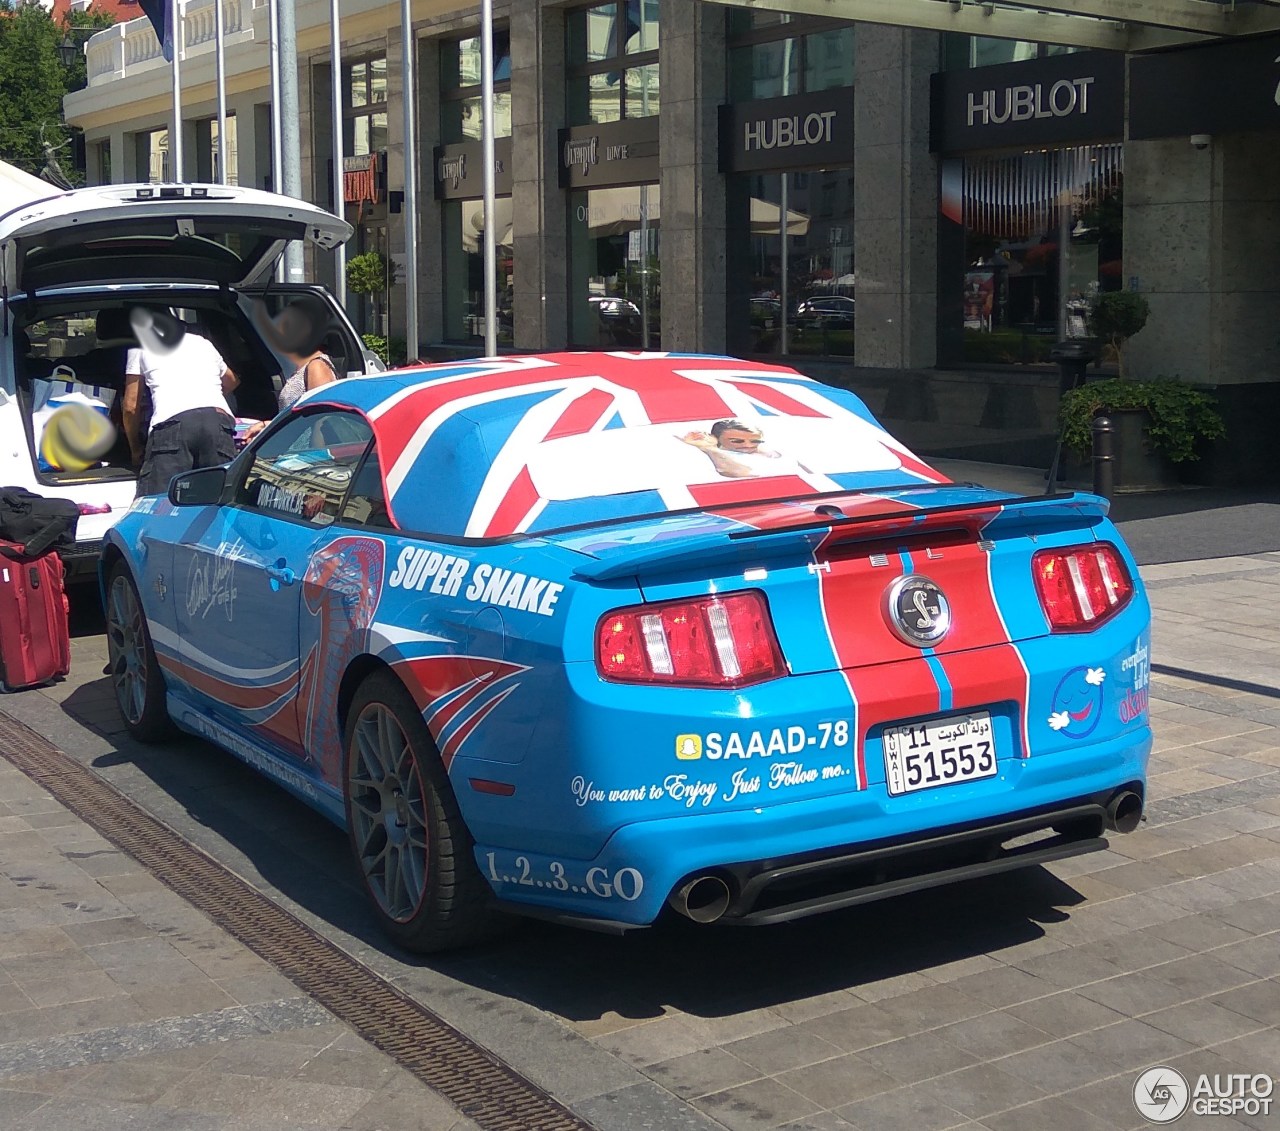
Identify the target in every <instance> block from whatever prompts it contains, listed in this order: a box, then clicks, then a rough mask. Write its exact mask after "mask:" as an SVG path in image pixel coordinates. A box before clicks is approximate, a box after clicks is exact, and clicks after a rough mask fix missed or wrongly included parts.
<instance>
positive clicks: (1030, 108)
mask: <svg viewBox="0 0 1280 1131" xmlns="http://www.w3.org/2000/svg"><path fill="white" fill-rule="evenodd" d="M1093 81H1094V80H1093V78H1092V77H1088V78H1078V79H1059V80H1058V81H1057V82H1055V83H1054V84H1053V85H1052V86H1051V87H1048V90H1047V93H1046V87H1045V84H1044V83H1042V82H1038V83H1036V84H1035V86H1006V87H1005V88H1004V90H1002V91H1001V90H984V91H982V92H981V93H980V94H979V92H977V91H972V90H971V91H970V92H969V125H970V126H972V125H973V124H974V123H975V122H981V123H982V124H983V125H984V126H985V125H987V124H989V123H991V122H994V123H995V124H996V125H1003V124H1004V123H1005V122H1025V121H1026V120H1027V119H1028V118H1066V117H1068V116H1069V115H1071V114H1079V115H1080V116H1081V117H1083V116H1084V115H1085V114H1087V113H1089V88H1090V87H1091V86H1092V85H1093Z"/></svg>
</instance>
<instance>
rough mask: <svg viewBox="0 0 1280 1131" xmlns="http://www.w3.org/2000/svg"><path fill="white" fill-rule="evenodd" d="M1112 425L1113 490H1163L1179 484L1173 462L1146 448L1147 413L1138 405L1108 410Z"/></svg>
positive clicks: (1176, 469)
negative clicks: (1113, 441) (1114, 478)
mask: <svg viewBox="0 0 1280 1131" xmlns="http://www.w3.org/2000/svg"><path fill="white" fill-rule="evenodd" d="M1107 415H1109V416H1110V417H1111V420H1112V422H1113V424H1114V425H1115V455H1116V482H1115V488H1116V490H1117V491H1167V490H1169V489H1170V488H1173V487H1179V486H1181V485H1182V483H1181V480H1180V478H1179V476H1178V468H1177V465H1176V464H1174V463H1171V462H1170V461H1169V460H1168V459H1166V458H1165V457H1164V456H1162V455H1152V454H1151V453H1150V452H1148V451H1147V442H1146V437H1145V435H1144V433H1145V429H1146V423H1147V414H1146V412H1145V410H1143V409H1140V408H1125V409H1115V410H1113V411H1112V412H1110V413H1108V414H1107Z"/></svg>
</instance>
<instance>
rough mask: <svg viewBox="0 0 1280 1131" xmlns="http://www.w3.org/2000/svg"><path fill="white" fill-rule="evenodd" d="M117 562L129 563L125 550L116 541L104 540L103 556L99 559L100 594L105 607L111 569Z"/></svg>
mask: <svg viewBox="0 0 1280 1131" xmlns="http://www.w3.org/2000/svg"><path fill="white" fill-rule="evenodd" d="M117 562H124V563H125V564H126V565H128V558H126V557H125V553H124V551H123V550H122V549H120V547H119V546H117V545H116V544H115V543H114V542H111V541H106V542H104V543H103V545H102V556H101V557H100V558H99V559H98V596H99V598H100V599H101V601H102V607H103V608H104V609H105V608H106V607H107V579H108V578H109V577H110V576H111V571H112V570H113V569H115V567H116V563H117Z"/></svg>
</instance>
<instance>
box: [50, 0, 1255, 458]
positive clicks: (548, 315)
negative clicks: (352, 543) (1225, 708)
mask: <svg viewBox="0 0 1280 1131" xmlns="http://www.w3.org/2000/svg"><path fill="white" fill-rule="evenodd" d="M939 6H940V7H941V5H939ZM964 7H965V8H966V9H967V8H969V7H970V6H969V5H965V6H964ZM436 10H440V9H436ZM254 12H255V13H256V12H257V9H256V8H255V9H254ZM397 12H398V9H393V7H392V6H391V5H387V6H386V7H385V8H384V9H378V10H377V11H374V9H373V8H370V9H369V12H368V13H367V14H366V15H363V16H358V17H357V16H356V15H354V14H353V15H352V16H351V17H350V18H348V17H346V16H344V25H343V27H344V34H345V35H347V36H348V37H349V38H348V40H347V41H346V42H344V45H343V75H344V80H345V83H344V85H345V96H344V97H345V101H344V104H343V111H342V112H343V117H344V127H345V128H344V134H345V143H346V155H347V156H349V157H355V158H359V159H360V160H359V162H358V163H357V165H356V167H353V168H352V169H350V170H349V171H350V172H351V173H352V174H356V175H357V176H356V177H354V178H353V180H356V179H358V180H360V184H359V185H355V186H354V187H353V193H352V194H350V195H351V199H350V200H349V201H348V202H347V208H348V213H349V214H350V215H351V216H352V218H353V220H355V221H356V222H357V224H358V227H359V235H358V236H357V240H356V244H355V247H354V248H353V249H352V250H354V251H363V250H379V251H383V252H384V253H385V255H386V258H387V261H388V263H389V264H391V265H392V266H393V267H399V266H400V265H402V264H404V263H405V262H406V261H407V257H406V255H405V250H406V249H405V247H404V227H405V226H404V221H403V218H402V213H401V212H400V211H399V208H400V206H401V202H402V200H403V192H404V186H405V179H404V168H405V160H406V157H407V159H408V160H412V161H414V162H415V163H416V166H417V172H418V177H417V181H418V184H419V186H420V192H419V200H418V244H419V246H418V248H417V251H418V272H419V279H418V284H419V285H418V294H419V310H418V322H419V328H420V340H419V342H417V343H413V344H410V345H406V347H405V352H406V353H407V354H409V355H416V356H434V357H441V356H446V357H447V356H461V355H467V354H471V355H474V354H475V352H477V351H478V350H479V349H480V348H481V346H482V343H483V339H484V329H485V327H484V310H483V299H482V295H483V285H482V284H483V267H482V255H481V249H482V246H483V242H484V236H485V231H486V226H492V230H493V232H494V236H495V242H496V244H497V247H498V275H499V277H498V292H499V310H498V331H499V342H500V345H501V346H502V348H504V349H506V348H509V349H515V350H521V351H523V350H556V349H563V348H566V347H587V348H601V347H603V348H616V349H637V348H642V347H647V348H652V349H658V348H660V349H663V350H671V351H697V352H732V353H735V354H740V355H746V356H754V357H764V358H769V359H776V360H778V361H782V362H785V363H787V364H791V365H794V366H796V367H797V368H800V369H801V370H803V371H805V372H808V373H810V374H812V375H813V376H815V377H817V378H819V379H821V380H825V381H831V382H835V383H839V384H842V385H846V386H848V387H851V388H853V389H854V390H855V391H857V392H859V393H860V394H861V395H863V396H864V398H865V399H866V400H867V402H868V403H869V405H870V407H871V408H872V409H873V411H875V412H877V413H878V414H880V415H881V416H882V417H884V418H885V419H886V420H887V422H888V423H889V424H890V426H891V427H892V428H893V429H894V430H895V431H897V432H899V433H900V434H901V435H902V436H903V438H904V439H906V440H907V441H908V442H909V443H911V444H912V445H913V446H914V447H916V448H917V449H918V450H920V451H922V452H923V453H925V454H933V455H949V456H958V457H970V458H976V459H990V460H997V461H1004V462H1016V463H1023V464H1029V465H1036V464H1040V465H1047V462H1048V459H1049V455H1050V453H1051V450H1052V447H1053V441H1054V437H1055V433H1056V411H1057V392H1058V375H1057V369H1056V366H1055V365H1054V364H1053V363H1052V360H1051V359H1050V357H1049V353H1050V350H1051V349H1052V347H1053V345H1054V344H1055V343H1057V342H1059V341H1061V340H1063V339H1070V338H1074V337H1078V336H1080V335H1082V334H1084V333H1086V332H1087V326H1086V325H1085V322H1084V311H1085V310H1086V308H1087V306H1088V303H1089V300H1090V298H1091V297H1092V296H1094V295H1096V294H1098V293H1102V292H1106V291H1110V290H1118V289H1124V290H1133V291H1137V292H1138V293H1140V294H1142V296H1143V297H1144V298H1145V299H1146V300H1147V302H1148V304H1149V306H1150V312H1151V313H1150V319H1149V322H1148V324H1147V327H1146V329H1144V330H1143V331H1142V332H1141V333H1139V334H1138V335H1136V336H1135V337H1133V338H1132V340H1131V341H1130V342H1129V344H1128V347H1127V350H1126V368H1127V372H1128V374H1130V375H1132V376H1134V377H1139V378H1146V377H1158V376H1167V377H1172V378H1179V379H1181V380H1184V381H1189V382H1194V383H1197V384H1202V385H1207V386H1210V387H1212V388H1213V389H1215V390H1216V392H1217V394H1218V397H1219V400H1220V401H1221V403H1222V405H1223V408H1224V411H1225V412H1226V415H1227V417H1228V427H1229V429H1230V437H1229V440H1228V441H1227V442H1225V443H1222V444H1219V445H1217V447H1216V448H1215V450H1214V452H1213V454H1212V458H1211V459H1208V460H1206V461H1203V462H1202V463H1201V464H1199V465H1198V466H1197V467H1196V468H1195V470H1194V474H1197V475H1201V476H1203V477H1204V478H1206V479H1208V480H1212V481H1215V482H1242V481H1253V480H1256V479H1258V478H1263V477H1265V478H1269V479H1275V478H1276V477H1277V476H1280V472H1278V471H1277V470H1276V466H1275V463H1274V461H1272V460H1270V459H1269V458H1267V457H1268V455H1269V449H1270V444H1271V441H1270V437H1269V435H1266V432H1267V429H1268V422H1269V421H1270V420H1272V419H1274V417H1275V414H1276V413H1277V412H1280V338H1278V337H1277V331H1276V327H1277V325H1280V271H1277V266H1278V265H1280V102H1278V101H1277V88H1278V87H1280V64H1277V62H1276V60H1277V59H1280V36H1277V35H1274V34H1273V35H1270V36H1266V37H1261V38H1255V39H1251V40H1245V39H1227V40H1223V41H1220V42H1213V43H1210V44H1208V45H1204V46H1200V45H1196V46H1190V47H1188V46H1177V45H1172V46H1170V47H1169V48H1168V49H1165V50H1161V51H1157V52H1154V53H1152V54H1141V55H1133V56H1125V55H1123V54H1120V53H1112V52H1107V51H1097V50H1094V51H1078V50H1072V49H1069V48H1063V47H1060V46H1054V45H1052V44H1043V43H1042V44H1037V43H1029V42H1017V41H1010V40H987V39H981V38H976V37H973V36H968V35H952V34H943V33H938V32H934V31H925V30H916V29H910V28H900V27H893V26H889V25H882V24H868V23H853V22H848V21H841V20H837V19H832V18H828V17H826V16H822V17H819V16H815V15H799V14H794V13H790V12H780V11H770V10H768V9H767V8H766V7H764V6H761V5H752V6H751V7H749V8H746V7H738V6H722V5H719V4H714V3H708V2H702V0H591V2H584V3H576V2H574V3H562V2H559V0H556V2H553V0H528V2H527V3H524V2H521V3H514V2H505V0H497V2H496V3H495V16H496V19H497V29H496V30H497V42H496V44H495V48H496V60H497V64H498V70H497V74H496V75H495V79H496V82H495V89H496V95H497V103H496V119H495V122H494V126H495V133H496V135H497V137H498V152H499V162H500V170H499V173H498V202H497V208H496V210H495V213H494V215H492V216H485V214H484V209H483V206H482V203H481V195H482V194H481V188H480V185H481V179H482V178H481V168H480V152H479V150H480V147H479V139H480V134H481V124H482V123H481V117H480V115H481V110H482V108H481V99H480V89H479V85H480V84H479V79H480V69H479V67H480V64H479V58H480V52H479V39H478V27H479V11H478V9H476V8H473V9H452V10H449V11H447V12H442V14H439V15H432V16H428V17H426V18H424V19H421V20H419V21H417V22H416V23H415V26H414V31H413V36H412V38H411V39H410V41H409V44H408V46H409V48H410V49H411V50H413V51H414V53H415V57H416V60H417V63H418V72H417V73H418V91H417V93H416V97H417V102H418V108H419V111H420V112H419V114H418V115H417V130H418V136H417V137H416V138H415V139H413V141H412V143H411V144H410V145H409V146H407V147H406V145H405V138H404V135H403V121H404V115H403V95H404V92H403V88H402V85H401V58H402V52H403V50H404V49H405V41H404V39H403V38H402V36H401V34H400V29H399V25H398V18H397V15H396V13H397ZM303 15H304V14H303V13H302V12H301V11H300V13H299V17H300V19H303ZM254 19H255V20H256V19H257V17H256V15H255V16H254ZM1031 25H1032V26H1034V21H1031ZM316 30H317V29H316V28H310V29H309V30H308V33H307V34H308V35H309V36H310V37H311V38H309V39H308V38H306V37H304V36H302V35H301V34H300V37H299V43H300V45H301V44H303V43H304V42H305V43H307V44H316V45H319V44H320V43H321V37H320V36H319V35H318V34H313V33H315V32H316ZM92 50H93V49H92V47H91V49H90V53H91V54H92ZM302 65H303V68H304V74H305V75H308V76H311V77H310V79H309V81H307V82H306V83H304V84H303V87H302V91H301V94H302V108H303V109H302V116H303V121H302V134H303V139H304V143H303V159H304V191H305V192H306V193H307V194H308V195H309V196H310V198H311V199H315V200H321V201H325V200H328V199H329V196H330V191H331V190H330V184H331V177H330V172H329V170H330V166H329V165H328V158H329V156H330V150H331V144H330V142H329V140H328V138H329V135H330V133H331V130H330V123H329V116H328V114H329V111H328V100H329V93H328V85H327V79H326V78H325V76H326V75H327V67H328V48H327V45H325V46H307V47H306V48H304V50H303V59H302ZM192 66H193V67H196V66H197V64H196V63H195V62H193V63H192ZM153 69H154V68H153ZM149 73H150V72H148V74H149ZM246 73H247V72H246ZM144 77H146V76H142V75H140V76H139V80H138V82H139V83H142V80H143V78H144ZM152 77H154V76H152ZM260 78H261V82H260V83H259V85H258V86H257V87H255V88H254V89H253V90H252V91H238V92H235V93H234V98H233V100H232V101H233V104H232V106H231V108H230V109H231V112H232V113H233V114H234V115H235V119H236V123H237V133H238V147H237V150H238V154H239V158H238V160H239V165H240V168H239V170H238V179H239V183H241V184H263V183H265V181H264V178H266V177H269V174H270V150H269V145H267V144H266V143H267V141H268V139H269V133H268V130H267V129H266V125H265V123H266V122H267V117H266V114H265V110H266V107H265V103H266V101H267V100H268V98H269V90H268V87H267V77H266V73H265V70H264V71H263V73H262V75H261V76H260ZM130 81H132V80H112V81H111V82H106V83H104V82H103V81H102V80H101V79H95V80H94V82H93V84H91V86H90V88H89V89H88V91H87V92H80V93H78V94H76V95H72V96H70V97H69V99H68V112H69V114H70V115H71V117H70V120H71V121H72V123H73V124H79V123H80V121H83V123H85V126H84V128H85V137H86V141H87V143H89V144H90V145H91V146H95V147H96V148H95V150H94V152H98V153H100V156H101V158H102V159H101V160H100V161H98V162H97V163H96V164H95V168H96V169H97V170H98V172H99V173H102V171H103V170H109V171H110V175H112V176H115V177H117V178H119V179H121V180H123V179H125V177H126V175H131V174H132V171H133V170H134V168H135V167H138V163H137V162H135V161H131V160H130V159H129V158H130V156H131V154H130V151H129V149H128V146H129V145H130V144H132V145H133V146H134V152H135V153H137V154H140V155H141V154H143V153H144V151H145V152H147V153H149V152H150V149H149V148H147V147H148V146H149V145H150V142H151V139H152V138H153V137H154V135H155V132H156V131H157V130H158V129H162V128H163V126H164V115H163V112H162V111H161V110H158V109H157V108H156V103H155V99H154V98H151V99H150V101H148V98H150V96H147V97H145V98H144V97H143V95H142V93H141V91H142V89H143V87H142V85H139V86H138V90H139V92H140V93H139V94H138V95H137V97H136V98H135V100H134V102H133V103H128V100H127V99H125V101H124V102H120V100H119V99H118V98H117V100H116V103H113V104H112V107H110V108H108V109H101V110H99V109H92V110H86V109H85V107H87V106H89V105H90V103H92V101H93V99H94V98H98V99H101V98H102V96H103V95H104V93H105V92H108V91H110V92H111V93H112V95H113V96H115V95H117V94H119V93H120V92H122V91H124V89H125V87H127V86H128V84H129V82H130ZM147 81H148V82H149V81H151V79H150V78H148V79H147ZM243 81H244V82H249V83H250V84H252V82H257V81H258V79H257V78H254V79H252V80H250V79H245V80H243ZM147 89H149V88H147ZM193 89H194V88H193ZM117 103H118V104H117ZM103 105H104V106H105V105H106V103H105V102H104V103H103ZM188 111H189V113H190V114H191V116H192V119H193V124H194V125H199V123H201V122H204V121H205V120H206V119H208V118H209V117H210V116H211V115H212V114H213V113H214V109H213V107H212V104H211V103H198V104H197V103H195V102H192V103H191V104H190V105H189V107H188ZM78 114H79V115H81V119H80V120H78V119H77V115H78ZM95 114H96V115H97V116H96V117H95V116H94V115H95ZM199 136H201V137H203V136H205V135H204V134H200V135H199ZM117 150H118V151H119V152H118V154H117V152H116V151H117ZM117 157H118V159H116V158H117ZM156 175H157V176H158V173H157V174H156ZM370 178H372V181H371V180H370ZM373 182H376V186H374V187H376V192H370V191H366V190H367V189H368V188H369V187H370V186H371V184H372V183H373ZM315 270H316V273H317V275H319V276H320V277H324V276H325V275H326V274H327V273H328V272H329V271H330V270H331V268H330V266H329V264H327V263H321V262H317V263H316V264H315ZM404 296H405V290H404V285H403V280H402V279H401V278H397V281H396V282H395V283H394V284H393V285H392V286H391V287H390V288H389V291H388V293H387V294H386V295H384V296H381V297H380V298H379V299H378V300H377V302H376V303H373V304H371V305H370V307H369V309H368V310H366V311H365V312H364V314H365V318H364V323H365V325H366V326H367V327H369V328H371V329H372V328H374V327H375V326H377V325H379V321H378V317H377V316H378V314H379V312H381V314H383V315H389V325H388V326H387V334H386V336H387V337H388V338H390V339H391V340H392V341H394V340H395V339H396V338H397V337H399V336H402V335H403V333H404V305H403V303H404ZM1113 362H1114V359H1113V358H1111V357H1110V356H1105V355H1104V356H1103V357H1102V358H1100V359H1099V363H1098V367H1097V368H1096V369H1095V370H1093V372H1096V373H1105V372H1107V371H1109V370H1111V369H1112V368H1113Z"/></svg>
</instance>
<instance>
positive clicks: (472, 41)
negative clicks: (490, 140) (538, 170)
mask: <svg viewBox="0 0 1280 1131" xmlns="http://www.w3.org/2000/svg"><path fill="white" fill-rule="evenodd" d="M440 70H441V78H442V81H441V88H440V100H441V122H440V127H441V131H442V134H443V140H444V142H445V143H446V144H453V143H456V142H460V141H479V140H480V138H481V136H482V135H483V133H484V116H483V113H482V103H481V97H480V84H481V82H482V81H483V77H484V76H483V71H482V49H481V44H480V39H479V37H477V36H472V37H469V38H467V39H459V40H453V41H451V42H449V43H446V44H445V45H444V47H443V49H442V53H441V63H440ZM493 136H494V137H510V136H511V35H510V33H509V32H508V31H507V30H505V29H501V30H496V31H495V32H494V33H493Z"/></svg>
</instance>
